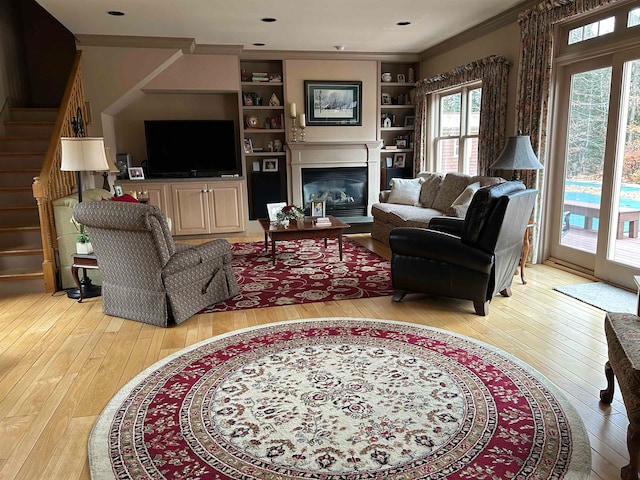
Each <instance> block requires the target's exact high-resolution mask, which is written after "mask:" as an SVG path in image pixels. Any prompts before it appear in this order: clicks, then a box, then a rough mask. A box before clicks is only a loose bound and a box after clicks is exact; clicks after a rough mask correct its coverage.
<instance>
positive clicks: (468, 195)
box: [451, 182, 480, 218]
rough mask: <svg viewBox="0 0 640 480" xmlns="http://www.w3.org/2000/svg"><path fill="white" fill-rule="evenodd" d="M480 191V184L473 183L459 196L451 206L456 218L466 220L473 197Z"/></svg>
mask: <svg viewBox="0 0 640 480" xmlns="http://www.w3.org/2000/svg"><path fill="white" fill-rule="evenodd" d="M479 189H480V182H476V183H472V184H471V185H469V186H468V187H467V188H465V189H464V191H463V192H462V193H461V194H460V195H458V198H456V199H455V200H454V201H453V203H452V204H451V208H453V210H454V211H455V212H456V216H457V217H458V218H464V217H465V215H466V214H467V209H468V208H469V204H471V200H472V199H473V195H474V194H475V193H476V192H477V191H478V190H479Z"/></svg>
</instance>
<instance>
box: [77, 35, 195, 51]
mask: <svg viewBox="0 0 640 480" xmlns="http://www.w3.org/2000/svg"><path fill="white" fill-rule="evenodd" d="M75 38H76V44H78V45H82V46H91V47H133V48H173V49H180V50H182V51H183V53H193V51H194V49H195V47H196V42H195V39H193V38H179V37H175V38H174V37H138V36H132V35H84V34H79V35H76V36H75Z"/></svg>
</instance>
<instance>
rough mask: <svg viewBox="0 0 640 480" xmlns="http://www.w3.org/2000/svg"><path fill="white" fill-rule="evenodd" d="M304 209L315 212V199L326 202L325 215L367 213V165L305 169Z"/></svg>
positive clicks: (340, 215) (348, 215)
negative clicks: (312, 208) (313, 208)
mask: <svg viewBox="0 0 640 480" xmlns="http://www.w3.org/2000/svg"><path fill="white" fill-rule="evenodd" d="M302 194H303V197H304V209H305V213H306V214H307V215H310V214H311V202H317V201H322V202H324V203H325V215H333V216H334V217H356V216H364V215H365V214H366V211H367V168H366V167H345V168H331V169H328V168H304V169H302Z"/></svg>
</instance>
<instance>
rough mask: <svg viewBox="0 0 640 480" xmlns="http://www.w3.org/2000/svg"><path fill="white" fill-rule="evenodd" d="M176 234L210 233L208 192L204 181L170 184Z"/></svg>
mask: <svg viewBox="0 0 640 480" xmlns="http://www.w3.org/2000/svg"><path fill="white" fill-rule="evenodd" d="M171 198H172V200H173V217H174V221H173V224H174V226H175V227H174V228H175V234H176V235H201V234H205V233H210V230H211V228H210V220H209V219H210V210H209V192H208V188H207V184H206V183H200V182H193V183H192V182H184V183H174V184H172V185H171Z"/></svg>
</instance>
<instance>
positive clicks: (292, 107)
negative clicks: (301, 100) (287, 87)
mask: <svg viewBox="0 0 640 480" xmlns="http://www.w3.org/2000/svg"><path fill="white" fill-rule="evenodd" d="M295 116H296V104H295V103H293V102H292V103H291V118H294V117H295Z"/></svg>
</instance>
